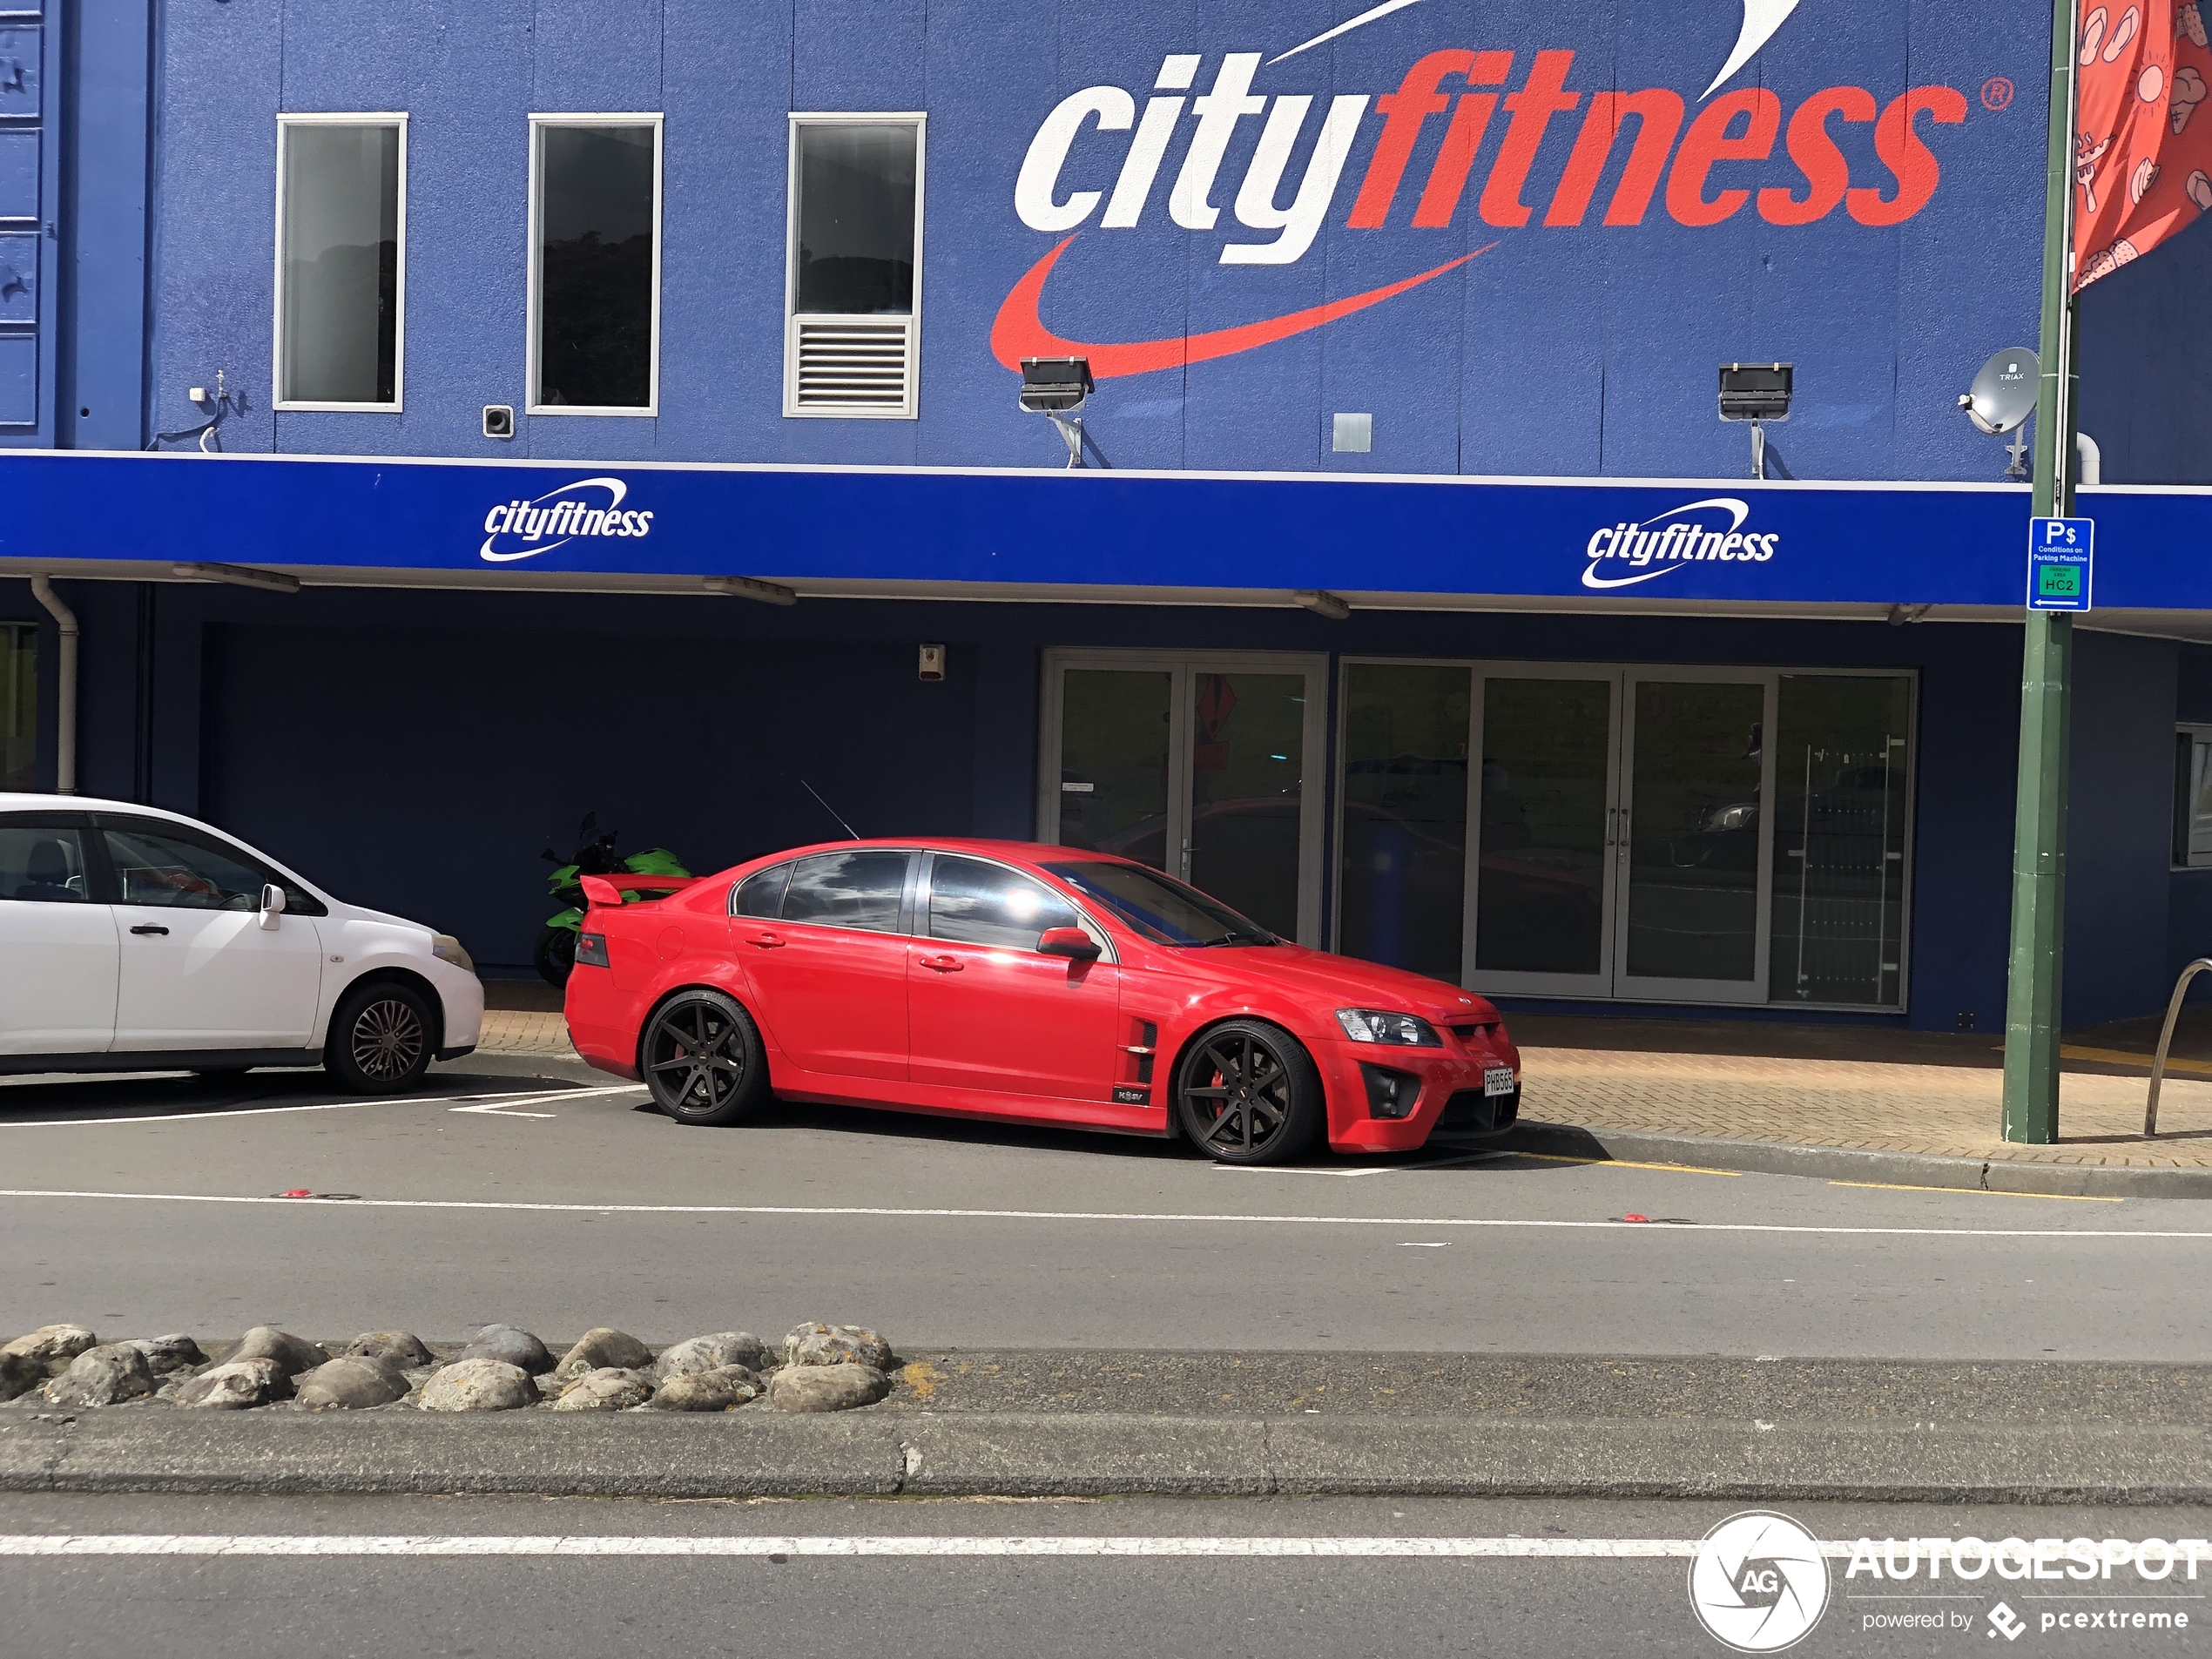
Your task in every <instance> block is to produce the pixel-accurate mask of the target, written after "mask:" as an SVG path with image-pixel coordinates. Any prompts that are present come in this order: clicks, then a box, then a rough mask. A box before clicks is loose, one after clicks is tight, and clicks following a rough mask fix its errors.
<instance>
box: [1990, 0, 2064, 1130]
mask: <svg viewBox="0 0 2212 1659" xmlns="http://www.w3.org/2000/svg"><path fill="white" fill-rule="evenodd" d="M2078 4H2079V0H2054V3H2053V6H2052V17H2051V122H2050V149H2049V154H2048V158H2047V171H2046V174H2045V179H2044V199H2043V328H2042V338H2041V340H2040V344H2039V348H2038V354H2039V356H2040V361H2041V372H2042V380H2041V385H2040V391H2039V395H2038V397H2037V399H2036V404H2035V483H2034V501H2035V508H2034V510H2035V516H2037V517H2039V518H2049V517H2058V518H2063V517H2067V516H2071V515H2072V514H2073V511H2074V390H2075V374H2074V38H2075V35H2076V25H2075V17H2074V13H2075V10H2076V8H2077V6H2078ZM2019 551H2020V569H2021V571H2022V577H2021V581H2022V585H2023V593H2024V592H2025V584H2026V580H2027V577H2026V574H2025V572H2026V555H2027V548H2026V545H2025V543H2023V544H2022V545H2021V547H2020V550H2019ZM2023 602H2024V600H2023ZM2073 671H2074V619H2073V618H2072V617H2069V616H2068V615H2067V614H2066V613H2065V612H2063V611H2052V610H2030V611H2028V612H2027V639H2026V642H2025V644H2024V646H2023V649H2022V651H2021V658H2020V796H2019V802H2018V807H2017V815H2016V819H2015V822H2014V826H2013V935H2012V953H2011V962H2010V979H2009V983H2008V984H2007V987H2006V997H2005V1122H2004V1135H2005V1138H2006V1140H2008V1141H2017V1142H2026V1143H2033V1144H2039V1145H2048V1144H2049V1143H2052V1142H2054V1141H2055V1140H2057V1139H2058V1137H2059V1035H2060V1021H2061V1018H2062V1015H2063V1013H2064V1008H2063V997H2064V991H2065V979H2066V973H2065V968H2066V795H2067V726H2068V725H2069V718H2068V717H2069V705H2070V702H2071V692H2072V684H2073V678H2074V674H2073Z"/></svg>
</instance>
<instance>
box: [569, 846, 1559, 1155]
mask: <svg viewBox="0 0 2212 1659" xmlns="http://www.w3.org/2000/svg"><path fill="white" fill-rule="evenodd" d="M614 880H620V881H621V882H622V883H623V885H624V886H629V887H640V888H644V887H650V888H652V889H654V890H666V889H671V888H673V889H675V890H674V891H673V892H671V893H670V894H669V896H666V897H660V898H654V897H642V898H639V899H636V900H633V901H632V902H630V903H628V904H624V903H622V902H620V898H621V895H620V894H618V893H617V889H616V887H615V885H614ZM614 880H609V879H606V878H601V877H586V878H585V879H584V883H583V885H584V888H585V891H586V892H587V893H588V894H590V896H591V900H592V908H591V910H590V914H589V915H588V916H587V917H586V918H585V920H584V923H583V933H582V935H581V937H580V938H579V940H578V941H577V956H576V961H577V969H576V972H575V974H573V975H572V976H571V977H570V981H569V988H568V1020H569V1030H570V1035H572V1036H573V1037H574V1039H575V1042H576V1046H577V1051H578V1052H579V1053H580V1054H582V1055H583V1057H584V1059H585V1060H587V1061H589V1062H590V1063H591V1064H592V1065H594V1066H596V1067H597V1068H598V1069H601V1070H602V1071H608V1072H612V1073H613V1074H614V1075H615V1076H619V1077H629V1078H633V1079H641V1080H642V1081H644V1082H645V1083H646V1085H647V1086H648V1087H650V1088H651V1090H652V1093H653V1098H654V1100H655V1101H656V1102H657V1103H658V1105H659V1106H660V1109H662V1110H663V1111H664V1112H665V1113H667V1114H668V1116H671V1117H672V1118H674V1119H675V1120H676V1121H677V1122H678V1123H735V1122H737V1121H738V1120H739V1119H741V1118H743V1117H745V1116H748V1115H749V1114H751V1113H752V1112H753V1111H755V1110H757V1109H759V1107H760V1106H761V1105H762V1103H765V1102H766V1101H767V1100H768V1099H770V1098H771V1097H772V1096H780V1097H781V1098H783V1099H786V1100H799V1101H821V1102H828V1103H836V1104H840V1105H847V1106H883V1107H889V1108H892V1109H896V1110H900V1111H919V1112H935V1113H942V1114H945V1115H948V1116H978V1117H989V1118H996V1119H999V1120H1001V1121H1003V1122H1009V1123H1048V1124H1061V1125H1074V1126H1078V1127H1084V1128H1091V1129H1103V1130H1120V1131H1122V1132H1123V1133H1129V1134H1140V1135H1160V1136H1170V1135H1175V1134H1177V1133H1180V1134H1183V1135H1184V1136H1188V1137H1189V1138H1190V1140H1191V1141H1192V1142H1193V1143H1196V1144H1197V1145H1198V1146H1199V1147H1201V1148H1203V1149H1204V1150H1205V1151H1206V1152H1207V1153H1208V1154H1209V1155H1211V1157H1216V1158H1218V1159H1220V1160H1222V1161H1223V1162H1224V1163H1277V1162H1280V1161H1282V1160H1284V1159H1287V1158H1292V1157H1298V1155H1299V1154H1300V1153H1302V1152H1304V1151H1305V1150H1307V1149H1308V1148H1310V1147H1311V1146H1312V1144H1313V1143H1314V1142H1316V1141H1317V1140H1319V1139H1321V1138H1322V1137H1323V1136H1326V1137H1327V1140H1328V1143H1329V1145H1330V1146H1331V1147H1332V1149H1333V1150H1337V1151H1339V1152H1400V1151H1408V1150H1412V1149H1413V1148H1415V1147H1418V1146H1420V1144H1421V1143H1423V1142H1425V1141H1426V1140H1427V1138H1428V1136H1429V1133H1430V1131H1431V1130H1434V1129H1436V1128H1437V1127H1438V1126H1439V1124H1440V1123H1441V1124H1442V1125H1443V1126H1444V1127H1446V1128H1460V1129H1467V1130H1474V1131H1478V1132H1480V1131H1486V1130H1500V1129H1503V1128H1505V1127H1507V1125H1509V1124H1510V1123H1512V1122H1513V1121H1514V1116H1515V1114H1516V1112H1517V1111H1518V1109H1519V1107H1520V1099H1521V1088H1520V1069H1521V1056H1520V1054H1519V1052H1518V1051H1517V1050H1516V1049H1514V1046H1513V1043H1512V1042H1511V1041H1510V1040H1509V1039H1508V1038H1507V1035H1506V1028H1505V1025H1504V1022H1502V1021H1501V1019H1500V1018H1499V1016H1498V1012H1497V1010H1496V1009H1495V1008H1492V1007H1491V1006H1490V1005H1489V1003H1487V1002H1486V1001H1483V1000H1482V998H1480V997H1479V996H1474V995H1470V994H1468V993H1467V992H1465V991H1462V990H1460V988H1458V987H1457V986H1453V985H1447V984H1444V983H1442V982H1440V981H1436V980H1432V979H1425V978H1423V977H1421V976H1420V975H1419V974H1409V973H1406V972H1405V971H1403V970H1401V969H1399V968H1384V967H1380V966H1378V965H1376V964H1374V963H1372V962H1363V961H1354V960H1352V959H1351V958H1349V957H1345V956H1333V955H1331V954H1327V953H1326V952H1324V951H1318V950H1308V949H1305V948H1304V947H1302V946H1298V945H1294V944H1291V943H1290V942H1289V941H1286V940H1283V939H1278V938H1277V937H1276V936H1275V935H1274V934H1271V933H1269V932H1268V931H1267V930H1266V929H1265V928H1264V927H1260V926H1259V925H1258V923H1257V922H1253V921H1249V920H1247V919H1246V918H1244V917H1243V916H1240V915H1238V914H1237V913H1236V912H1234V911H1232V910H1231V909H1229V908H1228V907H1226V906H1224V905H1222V904H1220V903H1218V902H1217V901H1216V900H1212V899H1210V898H1208V897H1207V896H1206V895H1205V894H1202V893H1200V892H1198V891H1197V890H1196V889H1195V888H1192V887H1185V886H1184V884H1183V883H1181V882H1179V881H1175V880H1170V879H1169V878H1168V877H1166V876H1164V875H1162V874H1161V873H1159V872H1158V871H1157V870H1155V869H1152V868H1150V867H1149V866H1146V865H1143V864H1137V863H1134V862H1132V861H1130V860H1127V859H1118V858H1114V857H1110V856H1108V855H1105V854H1101V853H1088V852H1083V851H1081V850H1079V849H1076V848H1073V847H1065V846H1035V845H1031V844H1028V843H1025V842H1016V841H974V840H946V841H930V842H925V843H915V842H910V841H908V842H896V841H893V842H878V841H846V842H841V843H838V844H835V845H832V846H814V847H803V848H800V849H798V850H796V851H793V852H790V853H778V854H776V855H774V856H772V857H770V858H765V859H756V860H753V861H752V862H751V863H749V864H743V865H739V866H738V867H736V868H735V869H732V870H728V871H725V872H724V873H722V874H720V875H715V876H706V877H702V878H698V879H696V880H691V882H689V883H688V884H685V885H683V886H681V887H678V885H677V883H676V882H675V880H673V879H672V878H668V877H651V878H646V877H637V878H629V877H624V878H616V879H614Z"/></svg>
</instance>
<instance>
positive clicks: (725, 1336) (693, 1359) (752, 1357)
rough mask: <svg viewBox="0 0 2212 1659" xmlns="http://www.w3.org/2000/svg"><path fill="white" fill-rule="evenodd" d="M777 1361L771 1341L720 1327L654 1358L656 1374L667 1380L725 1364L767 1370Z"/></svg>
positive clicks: (676, 1345) (715, 1368)
mask: <svg viewBox="0 0 2212 1659" xmlns="http://www.w3.org/2000/svg"><path fill="white" fill-rule="evenodd" d="M774 1363H775V1356H774V1355H772V1354H771V1353H770V1352H768V1345H767V1344H766V1343H765V1342H763V1341H762V1340H761V1339H759V1337H756V1336H755V1335H753V1334H752V1332H750V1331H718V1332H716V1333H715V1334H714V1335H712V1336H711V1337H690V1338H687V1339H685V1340H684V1341H682V1342H678V1343H676V1344H674V1345H671V1346H670V1347H666V1348H664V1349H662V1350H661V1355H660V1358H659V1359H656V1360H655V1361H654V1362H653V1375H654V1376H656V1377H658V1378H659V1379H661V1380H662V1381H663V1382H666V1381H667V1380H668V1379H670V1378H671V1377H687V1376H690V1375H691V1374H692V1373H693V1372H701V1371H717V1370H719V1369H721V1368H722V1367H723V1366H744V1367H745V1369H747V1370H748V1371H765V1370H767V1369H768V1367H769V1366H771V1365H772V1364H774Z"/></svg>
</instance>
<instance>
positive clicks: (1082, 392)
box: [1021, 357, 1095, 472]
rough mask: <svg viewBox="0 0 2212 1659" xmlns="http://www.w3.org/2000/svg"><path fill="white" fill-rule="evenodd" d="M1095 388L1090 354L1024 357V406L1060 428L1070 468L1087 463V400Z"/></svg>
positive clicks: (1077, 467) (1079, 466)
mask: <svg viewBox="0 0 2212 1659" xmlns="http://www.w3.org/2000/svg"><path fill="white" fill-rule="evenodd" d="M1094 389H1095V388H1093V386H1092V384H1091V379H1090V360H1089V358H1087V357H1024V358H1023V359H1022V393H1021V403H1022V408H1025V409H1027V410H1028V411H1029V413H1030V414H1032V415H1043V416H1044V417H1045V418H1046V419H1048V420H1049V421H1051V422H1052V424H1053V425H1054V426H1055V428H1058V430H1059V433H1060V436H1061V439H1062V442H1065V443H1066V444H1067V446H1068V470H1069V471H1070V472H1074V471H1076V470H1077V469H1080V468H1081V467H1082V464H1083V422H1082V415H1081V413H1080V411H1081V410H1082V407H1083V401H1084V400H1085V399H1086V398H1088V397H1089V395H1091V392H1092V391H1093V390H1094Z"/></svg>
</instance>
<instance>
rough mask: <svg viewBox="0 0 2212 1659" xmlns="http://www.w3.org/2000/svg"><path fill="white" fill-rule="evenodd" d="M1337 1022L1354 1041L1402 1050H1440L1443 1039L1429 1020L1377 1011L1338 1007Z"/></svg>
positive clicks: (1374, 1009) (1373, 1009)
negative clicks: (1375, 1043) (1386, 1043)
mask: <svg viewBox="0 0 2212 1659" xmlns="http://www.w3.org/2000/svg"><path fill="white" fill-rule="evenodd" d="M1337 1023H1338V1024H1339V1025H1340V1026H1342V1027H1343V1028H1344V1034H1345V1035H1346V1036H1347V1037H1350V1038H1351V1039H1352V1041H1353V1042H1389V1043H1395V1044H1397V1045H1398V1046H1399V1047H1400V1048H1412V1049H1440V1048H1442V1047H1443V1046H1444V1040H1443V1039H1442V1038H1441V1037H1440V1036H1438V1035H1436V1028H1435V1027H1434V1026H1433V1025H1431V1024H1430V1023H1429V1022H1427V1021H1426V1020H1417V1019H1415V1018H1414V1017H1413V1015H1410V1014H1386V1013H1383V1012H1381V1011H1380V1010H1379V1009H1376V1008H1339V1009H1338V1010H1337Z"/></svg>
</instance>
